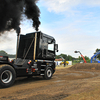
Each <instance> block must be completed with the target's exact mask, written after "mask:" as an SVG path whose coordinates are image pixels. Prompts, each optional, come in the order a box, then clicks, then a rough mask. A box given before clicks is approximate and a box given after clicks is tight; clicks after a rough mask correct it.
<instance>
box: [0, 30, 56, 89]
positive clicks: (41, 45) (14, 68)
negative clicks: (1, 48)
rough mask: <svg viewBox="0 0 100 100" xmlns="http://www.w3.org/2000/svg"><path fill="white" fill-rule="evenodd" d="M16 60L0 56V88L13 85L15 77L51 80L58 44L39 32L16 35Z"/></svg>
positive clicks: (53, 39) (50, 37)
mask: <svg viewBox="0 0 100 100" xmlns="http://www.w3.org/2000/svg"><path fill="white" fill-rule="evenodd" d="M16 51H17V52H16V58H15V59H13V60H12V61H9V58H8V57H7V56H0V87H3V88H6V87H10V86H12V85H13V84H14V82H15V79H16V78H17V77H24V76H25V77H31V76H42V77H43V78H44V79H46V80H48V79H51V78H52V76H53V74H54V72H55V67H56V65H55V62H54V61H55V56H56V52H58V44H56V40H55V38H54V37H52V36H49V35H47V34H44V33H42V32H41V31H38V32H32V33H28V34H26V35H22V34H19V32H18V35H17V50H16Z"/></svg>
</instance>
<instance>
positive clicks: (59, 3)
mask: <svg viewBox="0 0 100 100" xmlns="http://www.w3.org/2000/svg"><path fill="white" fill-rule="evenodd" d="M41 4H42V5H43V6H45V7H47V9H48V11H50V12H51V11H53V12H56V13H59V12H64V11H70V10H72V8H73V7H76V6H78V5H82V6H83V5H86V6H100V0H41Z"/></svg>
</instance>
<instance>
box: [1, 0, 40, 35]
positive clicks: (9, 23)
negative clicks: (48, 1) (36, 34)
mask: <svg viewBox="0 0 100 100" xmlns="http://www.w3.org/2000/svg"><path fill="white" fill-rule="evenodd" d="M37 1H38V0H0V35H1V32H4V31H10V30H11V29H14V30H16V31H17V29H18V27H19V25H20V21H21V19H22V14H25V15H26V16H27V18H28V19H32V20H33V27H34V28H35V30H36V31H38V27H39V25H40V21H39V16H40V10H39V8H38V6H37V5H36V3H37Z"/></svg>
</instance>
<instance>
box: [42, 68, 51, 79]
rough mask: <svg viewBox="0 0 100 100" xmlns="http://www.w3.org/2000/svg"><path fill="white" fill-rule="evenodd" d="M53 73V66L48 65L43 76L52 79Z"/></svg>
mask: <svg viewBox="0 0 100 100" xmlns="http://www.w3.org/2000/svg"><path fill="white" fill-rule="evenodd" d="M52 75H53V71H52V68H51V67H47V68H46V70H45V72H44V76H43V78H44V79H46V80H48V79H51V77H52Z"/></svg>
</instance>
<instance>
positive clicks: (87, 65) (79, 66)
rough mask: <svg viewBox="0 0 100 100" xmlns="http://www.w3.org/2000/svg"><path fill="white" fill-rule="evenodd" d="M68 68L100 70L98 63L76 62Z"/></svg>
mask: <svg viewBox="0 0 100 100" xmlns="http://www.w3.org/2000/svg"><path fill="white" fill-rule="evenodd" d="M69 69H92V70H100V63H78V64H75V65H73V66H72V67H70V68H69Z"/></svg>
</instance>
